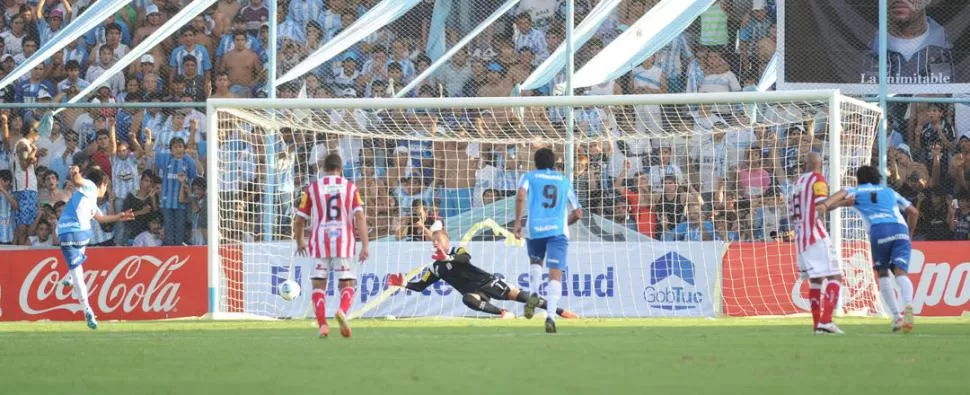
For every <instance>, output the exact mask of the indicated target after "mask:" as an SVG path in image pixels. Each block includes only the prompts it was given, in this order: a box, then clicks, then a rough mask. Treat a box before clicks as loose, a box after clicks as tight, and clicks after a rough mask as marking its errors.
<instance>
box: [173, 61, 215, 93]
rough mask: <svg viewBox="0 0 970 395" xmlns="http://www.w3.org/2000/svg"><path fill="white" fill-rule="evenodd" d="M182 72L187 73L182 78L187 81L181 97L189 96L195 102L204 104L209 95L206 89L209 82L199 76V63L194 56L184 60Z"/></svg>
mask: <svg viewBox="0 0 970 395" xmlns="http://www.w3.org/2000/svg"><path fill="white" fill-rule="evenodd" d="M182 70H183V71H184V72H185V74H183V75H182V76H181V77H182V78H183V79H184V80H185V88H183V89H182V91H181V93H180V94H179V96H182V95H188V96H189V97H191V98H192V100H193V101H197V102H203V101H205V98H206V96H207V95H208V94H209V92H208V91H207V89H206V87H207V86H208V85H209V82H208V81H207V80H206V79H205V77H203V76H202V75H200V74H199V69H198V63H196V61H195V57H194V56H192V55H188V56H186V57H185V58H184V59H182Z"/></svg>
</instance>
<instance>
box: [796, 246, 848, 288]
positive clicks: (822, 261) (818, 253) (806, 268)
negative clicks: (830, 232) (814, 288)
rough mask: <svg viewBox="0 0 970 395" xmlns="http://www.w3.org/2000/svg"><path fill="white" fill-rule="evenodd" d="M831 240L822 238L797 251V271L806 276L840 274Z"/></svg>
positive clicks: (817, 276)
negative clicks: (803, 249)
mask: <svg viewBox="0 0 970 395" xmlns="http://www.w3.org/2000/svg"><path fill="white" fill-rule="evenodd" d="M839 266H840V265H839V257H838V255H836V252H835V247H834V246H832V241H831V240H829V239H823V240H819V241H817V242H816V243H815V244H812V245H810V246H808V248H807V249H806V250H805V251H802V252H800V253H798V272H799V274H800V275H804V276H808V278H821V277H828V276H838V275H841V274H842V268H840V267H839Z"/></svg>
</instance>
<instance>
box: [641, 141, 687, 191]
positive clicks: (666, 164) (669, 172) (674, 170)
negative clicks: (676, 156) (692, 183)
mask: <svg viewBox="0 0 970 395" xmlns="http://www.w3.org/2000/svg"><path fill="white" fill-rule="evenodd" d="M671 155H672V150H671V148H670V147H669V146H660V147H657V148H656V149H654V156H655V157H656V158H657V159H658V162H657V164H655V165H651V166H650V167H649V169H648V171H647V174H648V175H649V176H650V186H651V187H652V188H653V190H655V191H656V190H660V189H661V188H663V180H664V177H666V176H674V177H675V178H676V179H677V184H678V185H683V184H684V181H686V180H685V178H684V173H683V172H682V171H681V170H680V166H677V165H676V164H674V163H673V162H672V159H671Z"/></svg>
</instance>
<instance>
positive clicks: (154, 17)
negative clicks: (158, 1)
mask: <svg viewBox="0 0 970 395" xmlns="http://www.w3.org/2000/svg"><path fill="white" fill-rule="evenodd" d="M161 26H162V13H161V11H159V10H158V6H157V5H155V4H148V5H146V6H145V23H144V24H142V25H141V26H139V27H138V30H135V38H134V40H133V43H134V45H138V44H141V42H142V41H144V40H145V39H146V38H148V36H151V35H152V33H155V31H157V30H158V28H159V27H161Z"/></svg>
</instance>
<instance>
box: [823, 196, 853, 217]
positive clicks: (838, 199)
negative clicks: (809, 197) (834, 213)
mask: <svg viewBox="0 0 970 395" xmlns="http://www.w3.org/2000/svg"><path fill="white" fill-rule="evenodd" d="M854 202H855V197H853V196H849V193H848V192H846V191H844V190H843V191H839V192H838V193H836V194H835V195H832V196H830V197H829V198H828V199H825V200H824V201H822V202H821V203H819V204H816V205H815V212H817V213H818V215H819V216H823V215H825V214H826V213H828V212H829V210H831V209H834V208H839V207H847V206H851V205H852V203H854Z"/></svg>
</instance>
